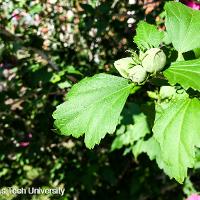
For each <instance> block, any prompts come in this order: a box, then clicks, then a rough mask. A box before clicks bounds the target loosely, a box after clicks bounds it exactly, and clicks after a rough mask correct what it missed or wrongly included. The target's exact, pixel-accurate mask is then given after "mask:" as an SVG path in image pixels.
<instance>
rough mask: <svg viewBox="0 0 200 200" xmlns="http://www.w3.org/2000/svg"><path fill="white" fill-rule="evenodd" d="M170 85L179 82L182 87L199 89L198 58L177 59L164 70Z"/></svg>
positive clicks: (199, 66)
mask: <svg viewBox="0 0 200 200" xmlns="http://www.w3.org/2000/svg"><path fill="white" fill-rule="evenodd" d="M164 76H165V77H166V78H167V79H168V80H169V83H170V84H171V85H175V84H177V83H179V84H180V85H181V86H182V87H183V88H184V89H188V88H193V89H194V90H198V91H200V59H196V60H188V61H178V62H175V63H173V64H172V65H171V66H170V67H169V68H168V69H167V70H165V71H164Z"/></svg>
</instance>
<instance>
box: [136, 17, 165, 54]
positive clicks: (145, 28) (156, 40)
mask: <svg viewBox="0 0 200 200" xmlns="http://www.w3.org/2000/svg"><path fill="white" fill-rule="evenodd" d="M163 38H164V32H161V31H159V30H158V29H157V28H156V26H154V25H151V24H148V23H146V22H144V21H141V22H139V23H138V26H137V29H136V36H135V37H134V42H135V43H136V44H137V46H138V47H139V48H140V49H141V50H142V51H143V50H145V49H150V48H152V47H159V45H160V43H162V40H163Z"/></svg>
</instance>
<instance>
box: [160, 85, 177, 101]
mask: <svg viewBox="0 0 200 200" xmlns="http://www.w3.org/2000/svg"><path fill="white" fill-rule="evenodd" d="M159 94H160V97H161V99H171V98H172V97H173V96H174V95H175V94H176V89H175V88H174V87H172V86H162V87H160V93H159Z"/></svg>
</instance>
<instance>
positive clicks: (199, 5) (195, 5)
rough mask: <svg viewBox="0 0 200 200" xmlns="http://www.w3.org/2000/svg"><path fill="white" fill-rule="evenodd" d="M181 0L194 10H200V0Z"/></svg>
mask: <svg viewBox="0 0 200 200" xmlns="http://www.w3.org/2000/svg"><path fill="white" fill-rule="evenodd" d="M181 2H182V3H184V4H185V5H186V6H188V7H190V8H192V9H194V10H200V2H199V3H198V2H196V1H193V0H182V1H181Z"/></svg>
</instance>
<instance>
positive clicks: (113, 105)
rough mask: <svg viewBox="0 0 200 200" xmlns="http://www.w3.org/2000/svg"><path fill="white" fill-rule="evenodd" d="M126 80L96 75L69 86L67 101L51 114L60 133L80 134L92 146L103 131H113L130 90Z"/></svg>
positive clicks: (102, 135) (97, 142) (89, 146)
mask: <svg viewBox="0 0 200 200" xmlns="http://www.w3.org/2000/svg"><path fill="white" fill-rule="evenodd" d="M132 87H133V86H132V84H128V80H126V79H124V78H120V77H117V76H112V75H107V74H98V75H95V76H93V77H90V78H85V79H83V80H82V81H80V82H79V83H77V84H76V85H74V86H73V87H72V89H71V90H70V92H69V93H68V96H67V97H68V100H67V101H66V102H64V103H63V104H61V105H59V106H58V107H57V109H56V111H55V112H54V113H53V117H54V119H55V126H56V127H57V128H58V129H59V130H60V132H61V133H62V134H64V135H72V136H74V137H80V136H81V135H83V134H84V133H85V144H86V146H87V147H88V148H93V147H94V145H95V144H99V142H100V140H101V139H102V138H103V137H104V136H105V135H106V133H113V132H114V131H115V128H116V125H117V124H118V120H119V116H120V113H121V111H122V108H123V106H124V104H125V102H126V99H127V97H128V95H129V93H130V90H131V89H132Z"/></svg>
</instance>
